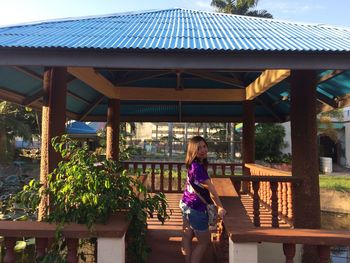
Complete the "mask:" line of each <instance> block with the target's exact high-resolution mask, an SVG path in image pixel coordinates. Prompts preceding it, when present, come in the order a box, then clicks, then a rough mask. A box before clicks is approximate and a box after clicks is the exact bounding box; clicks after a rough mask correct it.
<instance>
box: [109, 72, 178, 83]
mask: <svg viewBox="0 0 350 263" xmlns="http://www.w3.org/2000/svg"><path fill="white" fill-rule="evenodd" d="M131 72H133V71H131ZM172 72H173V71H169V70H165V71H154V72H149V71H148V72H146V73H143V72H138V74H137V76H130V77H125V78H122V79H120V80H118V81H116V83H115V85H116V86H120V85H125V84H128V83H132V82H137V81H141V80H146V79H151V78H157V77H160V76H163V75H166V74H169V73H172Z"/></svg>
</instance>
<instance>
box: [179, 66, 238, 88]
mask: <svg viewBox="0 0 350 263" xmlns="http://www.w3.org/2000/svg"><path fill="white" fill-rule="evenodd" d="M185 73H186V74H190V75H193V76H196V77H200V78H203V79H208V80H213V81H217V82H220V83H224V84H228V85H231V86H234V87H237V88H244V85H243V82H242V81H238V80H237V79H234V78H228V77H224V76H220V75H219V74H215V73H210V72H207V71H195V70H186V71H185Z"/></svg>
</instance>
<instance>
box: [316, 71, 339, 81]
mask: <svg viewBox="0 0 350 263" xmlns="http://www.w3.org/2000/svg"><path fill="white" fill-rule="evenodd" d="M343 72H344V70H332V71H331V72H330V73H328V74H326V75H324V76H322V77H321V78H319V79H318V80H317V85H318V84H321V83H323V82H326V81H328V80H330V79H332V78H334V77H336V76H338V75H340V74H342V73H343Z"/></svg>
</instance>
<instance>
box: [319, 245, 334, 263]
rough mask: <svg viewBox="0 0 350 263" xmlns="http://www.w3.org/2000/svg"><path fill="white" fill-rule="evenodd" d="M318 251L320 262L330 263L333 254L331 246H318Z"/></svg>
mask: <svg viewBox="0 0 350 263" xmlns="http://www.w3.org/2000/svg"><path fill="white" fill-rule="evenodd" d="M317 251H318V257H319V258H320V263H328V262H329V258H330V255H331V248H330V246H317Z"/></svg>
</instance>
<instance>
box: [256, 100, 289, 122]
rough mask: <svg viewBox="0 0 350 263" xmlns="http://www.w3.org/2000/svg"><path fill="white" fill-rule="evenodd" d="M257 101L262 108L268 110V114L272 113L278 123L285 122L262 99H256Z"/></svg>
mask: <svg viewBox="0 0 350 263" xmlns="http://www.w3.org/2000/svg"><path fill="white" fill-rule="evenodd" d="M256 101H257V102H259V103H260V104H261V106H262V107H263V108H264V109H266V110H267V111H268V112H270V113H271V115H272V116H273V117H274V118H275V119H276V120H277V121H278V122H283V117H282V116H279V114H278V113H277V112H275V110H274V109H273V108H272V106H271V105H270V104H267V103H265V101H263V100H262V99H259V98H256Z"/></svg>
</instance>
